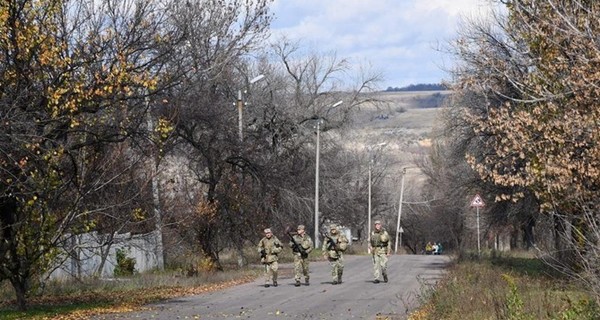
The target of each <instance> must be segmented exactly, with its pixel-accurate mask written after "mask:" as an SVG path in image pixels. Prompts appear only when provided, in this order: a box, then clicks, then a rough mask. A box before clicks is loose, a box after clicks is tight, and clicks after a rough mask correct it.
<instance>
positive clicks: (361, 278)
mask: <svg viewBox="0 0 600 320" xmlns="http://www.w3.org/2000/svg"><path fill="white" fill-rule="evenodd" d="M449 261H450V259H449V257H447V256H444V255H440V256H433V255H398V256H395V255H393V256H390V259H389V262H388V275H389V282H388V283H383V282H381V283H378V284H375V283H373V271H372V270H373V267H372V265H373V264H372V259H371V257H370V256H345V263H344V264H345V268H344V277H343V283H342V284H338V285H332V277H331V268H330V266H329V263H328V262H326V261H322V262H321V261H319V262H311V265H310V269H311V273H310V285H309V286H305V285H302V286H300V287H295V286H294V278H293V272H292V265H289V264H285V265H280V269H279V281H278V282H279V286H278V287H273V286H271V287H269V288H265V287H264V278H260V279H257V280H256V281H254V282H251V283H246V284H242V285H239V286H235V287H231V288H228V289H224V290H220V291H216V292H211V293H206V294H201V295H197V296H188V297H181V298H177V299H172V300H168V301H164V302H161V303H156V304H152V305H148V306H147V307H148V309H147V310H144V311H136V312H127V313H120V314H105V315H99V316H96V317H94V319H159V320H160V319H164V320H170V319H284V318H290V319H406V318H407V317H408V314H409V313H410V312H412V311H414V310H415V308H416V307H418V306H419V304H420V303H421V302H422V301H421V298H422V296H423V294H424V293H426V292H427V290H430V289H431V287H432V286H433V285H435V284H436V282H437V281H438V280H439V279H440V278H441V277H442V276H443V272H444V269H445V267H446V266H447V264H448V262H449Z"/></svg>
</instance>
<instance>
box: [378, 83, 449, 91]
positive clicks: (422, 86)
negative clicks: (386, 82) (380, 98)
mask: <svg viewBox="0 0 600 320" xmlns="http://www.w3.org/2000/svg"><path fill="white" fill-rule="evenodd" d="M440 90H448V88H446V86H444V85H442V84H440V83H419V84H411V85H408V86H406V87H402V88H398V87H395V88H393V87H388V88H387V89H386V90H385V91H386V92H387V91H440Z"/></svg>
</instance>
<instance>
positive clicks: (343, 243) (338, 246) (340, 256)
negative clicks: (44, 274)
mask: <svg viewBox="0 0 600 320" xmlns="http://www.w3.org/2000/svg"><path fill="white" fill-rule="evenodd" d="M347 248H348V239H347V238H346V236H345V235H344V234H342V233H341V232H339V231H338V229H337V226H336V225H333V224H332V225H331V226H330V227H329V234H328V235H325V238H324V239H323V256H324V257H325V258H326V259H327V260H329V264H330V265H331V276H332V277H333V282H332V284H334V285H335V284H338V283H342V274H343V273H344V251H346V249H347Z"/></svg>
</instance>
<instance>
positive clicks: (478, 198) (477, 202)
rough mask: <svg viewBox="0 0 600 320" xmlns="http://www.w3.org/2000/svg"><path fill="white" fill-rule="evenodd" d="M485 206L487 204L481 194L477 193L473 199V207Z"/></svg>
mask: <svg viewBox="0 0 600 320" xmlns="http://www.w3.org/2000/svg"><path fill="white" fill-rule="evenodd" d="M483 206H485V202H483V199H481V196H479V194H476V195H475V197H474V198H473V200H471V207H477V208H481V207H483Z"/></svg>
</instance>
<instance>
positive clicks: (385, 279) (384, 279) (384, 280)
mask: <svg viewBox="0 0 600 320" xmlns="http://www.w3.org/2000/svg"><path fill="white" fill-rule="evenodd" d="M383 282H385V283H387V282H388V277H387V273H384V274H383Z"/></svg>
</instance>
